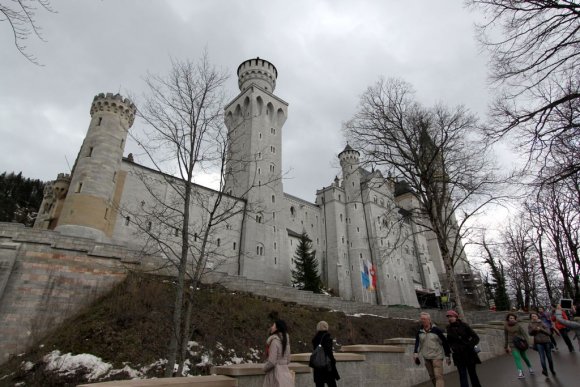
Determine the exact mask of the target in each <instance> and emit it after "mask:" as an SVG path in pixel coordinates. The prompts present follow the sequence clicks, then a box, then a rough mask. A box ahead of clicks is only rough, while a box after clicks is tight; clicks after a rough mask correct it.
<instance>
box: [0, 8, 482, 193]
mask: <svg viewBox="0 0 580 387" xmlns="http://www.w3.org/2000/svg"><path fill="white" fill-rule="evenodd" d="M52 7H53V8H54V9H55V10H56V12H57V13H49V12H46V11H44V10H39V11H38V15H37V19H38V24H39V25H40V26H41V27H42V35H43V37H44V39H45V42H42V41H40V40H38V39H36V38H31V39H30V40H29V41H28V52H30V53H31V54H34V55H35V56H36V57H37V58H38V60H39V61H40V62H41V63H42V64H43V66H42V67H40V66H36V65H33V64H31V63H30V62H29V61H27V60H26V59H25V58H24V57H23V56H22V55H21V54H20V53H19V52H18V51H17V50H16V48H15V47H14V44H13V37H12V34H11V30H10V28H9V26H8V24H7V23H6V22H0V52H1V54H0V136H1V137H0V172H1V171H5V170H6V171H17V172H18V171H22V173H23V174H24V175H25V176H27V177H31V178H39V179H42V180H52V179H54V178H56V175H57V173H59V172H68V171H69V165H72V163H73V162H74V159H75V157H76V154H77V152H78V149H79V147H80V145H81V142H82V140H83V138H84V136H85V133H86V130H87V128H88V124H89V120H90V115H89V109H90V106H91V102H92V99H93V97H94V95H95V94H98V93H100V92H114V93H116V92H119V93H121V94H122V95H127V94H129V93H130V94H132V95H140V94H141V93H142V90H143V87H144V82H143V79H142V78H143V76H144V75H145V74H146V73H147V72H148V71H149V72H152V73H160V74H163V73H166V72H167V71H168V70H169V66H170V58H171V57H174V58H178V59H192V60H196V59H197V58H198V57H199V56H200V53H201V52H202V51H203V49H204V48H207V50H208V52H209V57H210V60H211V61H212V62H213V63H214V64H215V65H216V66H218V67H221V68H223V69H226V70H227V71H228V72H229V73H230V74H231V78H230V79H229V81H228V84H227V92H228V93H229V94H230V96H231V97H232V98H233V97H234V96H235V95H237V93H238V92H239V90H238V87H237V77H236V74H235V71H236V69H237V67H238V65H239V64H240V63H241V62H243V61H244V60H246V59H250V58H255V57H257V56H259V57H260V58H264V59H267V60H269V61H270V62H272V63H273V64H274V65H275V66H276V67H277V69H278V80H277V88H276V91H275V94H276V95H277V96H279V97H280V98H282V99H283V100H285V101H287V102H288V103H289V109H288V112H289V113H288V114H289V117H288V120H287V121H286V124H285V126H284V128H283V150H282V151H283V170H285V171H288V179H287V180H285V181H284V189H285V191H286V192H287V193H290V194H292V195H295V196H298V197H301V198H303V199H306V200H308V201H314V197H315V192H316V190H317V189H320V188H322V187H323V186H327V185H329V184H330V183H331V182H332V180H333V178H334V176H335V175H336V174H338V173H339V169H338V163H337V158H336V156H337V154H338V153H339V152H340V151H341V150H342V149H343V148H344V146H345V144H346V143H345V140H344V137H343V133H342V130H341V127H342V123H343V122H344V121H346V120H348V119H349V118H351V116H352V115H353V114H354V112H355V110H356V107H357V103H358V98H359V96H360V94H361V93H362V92H363V91H364V90H365V89H366V88H367V87H368V86H369V85H371V84H372V83H374V82H375V81H377V80H378V79H379V78H380V77H400V78H403V79H404V80H406V81H408V82H410V83H411V84H412V85H413V86H414V88H415V89H416V91H417V97H418V98H419V99H420V100H421V101H422V102H424V103H425V104H433V103H436V102H443V103H445V104H448V105H451V106H453V105H457V104H464V105H465V106H467V107H468V108H469V109H471V110H472V111H474V112H476V113H478V114H479V115H480V116H481V117H482V118H483V116H484V114H485V111H486V106H487V104H488V101H489V96H490V93H489V91H488V85H487V81H486V75H487V69H486V62H487V57H486V55H485V54H484V53H481V52H480V50H479V47H478V45H477V43H476V41H475V38H474V22H475V21H476V20H478V17H479V15H478V14H476V13H473V12H472V11H470V10H468V9H466V8H465V7H464V4H463V2H462V1H461V0H445V1H432V0H421V1H414V2H408V1H394V0H391V1H385V0H377V1H339V0H332V1H330V0H329V1H314V0H292V1H288V0H285V1H273V0H270V1H257V0H243V1H241V0H239V1H225V0H223V1H222V0H205V1H202V0H198V1H187V0H183V1H177V0H176V1H143V0H140V1H136V0H133V1H125V0H123V1H113V0H103V1H97V0H94V1H73V0H52ZM140 125H141V124H140V123H139V122H138V121H136V123H135V125H134V126H133V129H132V130H139V127H140ZM131 146H132V145H130V147H131ZM130 150H131V149H128V150H127V152H128V151H130ZM127 152H126V153H127ZM67 160H68V165H67Z"/></svg>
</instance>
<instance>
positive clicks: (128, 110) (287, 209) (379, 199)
mask: <svg viewBox="0 0 580 387" xmlns="http://www.w3.org/2000/svg"><path fill="white" fill-rule="evenodd" d="M237 75H238V84H239V88H240V93H239V94H238V96H237V97H235V98H234V99H233V100H232V101H231V102H230V103H229V104H228V105H227V106H226V107H225V124H226V126H227V128H228V136H229V138H230V139H233V138H234V137H235V140H236V141H230V144H231V145H230V149H229V153H228V160H227V163H226V180H225V188H224V190H223V193H225V194H224V195H222V196H223V198H224V199H223V202H222V204H220V205H221V206H222V207H223V206H226V207H228V208H229V209H230V212H229V214H230V215H229V216H228V217H227V219H225V220H223V221H222V222H220V223H219V225H216V227H214V229H213V231H212V234H211V237H210V239H209V243H210V244H211V254H210V258H209V261H208V263H207V264H208V267H210V268H215V269H216V270H220V271H224V272H227V273H228V274H231V275H243V276H245V277H248V278H251V279H260V280H264V281H268V282H275V283H280V284H290V283H291V270H292V267H293V261H292V259H293V256H294V254H295V250H296V247H297V245H298V241H299V237H300V234H301V233H302V232H306V233H307V234H308V236H309V237H310V239H311V240H312V247H313V249H314V250H316V257H317V259H318V261H319V267H320V270H321V273H320V274H321V278H322V280H323V282H324V283H325V285H326V287H328V288H331V289H333V291H334V292H335V293H336V294H337V295H339V296H341V297H342V298H344V299H347V300H355V301H359V302H364V303H369V304H381V305H396V304H403V305H409V306H413V307H418V306H420V304H424V303H425V302H426V301H425V300H428V299H431V300H433V299H434V298H435V295H439V294H440V292H442V291H444V290H445V289H446V286H445V285H444V280H443V278H444V276H445V267H444V265H443V262H442V259H441V254H440V252H439V248H438V246H437V242H436V239H435V237H434V235H432V233H431V232H429V231H428V230H426V229H421V227H420V226H418V225H417V224H416V223H415V222H413V221H412V220H410V219H409V217H410V216H411V214H412V211H411V210H412V209H413V208H416V207H417V206H419V205H420V203H419V202H418V200H417V198H416V197H415V195H414V194H413V193H412V191H411V190H410V189H409V188H408V187H407V186H406V185H405V184H404V183H401V182H397V181H395V179H393V178H391V177H384V176H383V175H382V174H381V173H380V172H378V171H368V170H365V169H364V168H362V167H361V165H360V160H359V156H360V155H359V152H357V151H356V150H355V149H352V148H351V147H350V146H348V145H347V146H346V147H345V149H344V150H343V151H342V152H340V153H339V154H338V158H339V161H340V165H341V168H342V177H341V178H339V177H336V178H335V179H334V180H333V181H331V182H330V184H328V185H327V186H324V187H323V188H321V189H319V190H318V191H317V192H316V201H315V202H314V203H311V202H309V201H306V200H303V199H300V198H297V197H294V196H292V195H289V194H286V193H284V190H283V181H282V179H281V178H280V176H281V173H282V170H283V169H282V162H281V161H282V155H281V153H282V130H283V125H284V122H285V121H286V118H287V116H288V103H287V102H285V101H284V100H282V99H281V98H279V97H278V96H276V95H275V94H274V90H275V87H276V79H277V76H278V73H277V70H276V67H274V65H273V64H272V63H270V62H268V61H267V60H264V59H260V58H256V59H250V60H246V61H244V62H243V63H242V64H241V65H240V66H239V67H238V71H237ZM135 113H136V108H135V106H134V105H133V103H132V102H131V101H129V100H128V99H124V98H122V97H121V96H120V95H118V94H116V95H113V94H99V95H97V96H96V97H95V98H94V100H93V103H92V105H91V110H90V114H91V121H90V124H89V128H88V131H87V134H86V137H85V140H84V142H83V144H82V146H81V149H80V151H79V153H78V157H77V160H76V162H75V165H74V168H73V170H72V174H71V175H66V174H59V175H58V177H57V179H56V180H55V181H53V182H52V183H50V184H48V185H47V186H46V189H45V196H44V200H43V202H42V204H41V208H40V210H39V213H38V217H37V219H36V223H35V225H34V227H35V228H38V229H54V230H56V231H59V232H61V233H62V234H65V235H71V236H76V237H87V238H93V239H95V240H97V241H102V242H110V243H113V244H119V245H125V246H128V247H131V248H143V247H144V246H145V245H147V243H148V239H147V238H146V237H145V236H143V232H142V231H146V233H145V234H147V232H148V234H149V235H151V234H155V235H157V236H158V237H159V238H160V239H163V240H164V241H167V246H168V247H167V249H160V250H158V251H157V254H159V255H161V256H165V257H167V258H168V259H172V258H174V257H171V245H172V244H177V243H178V241H179V239H180V235H179V229H180V227H179V225H177V224H173V225H172V224H168V222H167V221H161V220H159V218H158V217H155V216H153V214H156V213H157V212H156V205H157V204H158V203H159V202H160V201H163V202H165V203H172V202H174V201H176V200H179V198H178V196H179V195H176V193H175V191H174V188H172V187H176V186H180V184H181V186H183V181H181V180H180V179H178V178H176V177H173V176H168V175H165V174H163V173H161V172H158V171H156V170H152V169H150V168H148V167H145V166H143V165H140V164H138V163H135V162H134V161H133V158H132V157H131V156H130V155H129V157H124V156H123V155H124V148H125V142H126V138H127V134H128V130H129V129H130V128H131V126H132V124H133V121H134V117H135ZM247 160H252V162H251V163H249V162H247ZM193 189H194V191H195V192H196V197H198V198H201V199H199V200H198V201H195V202H193V203H192V205H191V211H190V219H191V221H190V223H189V224H190V228H191V230H193V231H192V232H191V234H192V235H193V233H194V232H195V241H194V245H195V244H196V243H198V238H197V236H198V231H197V230H199V235H200V236H201V235H202V234H201V233H202V232H203V227H204V221H205V220H206V219H207V214H206V212H207V209H206V208H205V204H204V203H209V202H211V200H212V198H213V197H215V196H216V195H219V194H220V193H219V192H216V191H214V190H212V189H210V188H207V187H203V186H199V185H195V186H194V187H193ZM194 247H195V246H194ZM455 270H456V273H459V275H460V276H464V277H465V276H471V275H472V273H471V271H470V269H469V265H468V264H467V263H466V261H465V260H460V262H459V264H458V266H456V268H455ZM469 292H470V289H469V288H466V293H467V294H469Z"/></svg>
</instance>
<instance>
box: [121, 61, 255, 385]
mask: <svg viewBox="0 0 580 387" xmlns="http://www.w3.org/2000/svg"><path fill="white" fill-rule="evenodd" d="M226 79H227V77H226V75H225V74H223V73H222V72H220V71H218V70H217V69H216V68H215V67H213V66H212V65H210V63H209V61H208V58H207V54H205V53H204V55H203V57H202V58H201V59H200V60H199V61H198V62H196V63H194V62H191V61H177V60H174V61H172V68H171V70H170V72H169V74H168V75H167V76H158V75H149V76H147V77H146V79H145V81H146V84H147V86H148V94H147V95H146V96H145V100H144V103H143V104H142V106H141V107H140V108H139V110H138V116H139V117H140V118H141V119H142V121H143V122H144V123H145V131H144V132H145V133H144V136H143V138H144V140H143V141H140V140H139V139H138V141H139V144H140V145H141V146H142V147H143V149H144V150H145V153H146V155H147V156H148V159H149V162H150V163H152V164H153V166H154V172H153V173H151V171H148V170H147V169H145V168H141V169H136V170H135V172H134V173H136V174H137V175H138V177H139V179H140V181H141V182H142V183H143V189H144V190H145V191H146V197H147V198H148V203H145V201H143V202H141V203H134V204H133V205H132V206H131V207H130V208H125V209H123V211H125V212H127V213H130V214H132V215H133V217H132V221H133V222H134V223H135V224H136V225H137V226H138V229H139V230H141V231H143V232H144V234H145V235H146V237H147V240H146V243H145V246H146V248H147V249H148V251H149V252H150V253H154V254H159V255H162V256H165V257H166V258H167V259H168V263H173V264H174V265H175V267H176V269H177V279H176V290H175V291H176V292H175V299H174V310H173V320H172V327H173V332H171V336H170V340H169V346H168V354H167V359H168V363H167V368H166V376H171V375H172V373H173V370H174V364H175V363H176V361H177V360H179V359H178V357H179V356H180V354H181V353H182V352H183V351H182V350H181V348H183V341H184V340H185V341H187V340H188V335H189V332H190V329H189V328H190V325H191V321H190V315H191V313H188V312H190V311H191V309H190V308H189V307H187V310H188V312H186V313H185V315H184V314H183V310H184V309H186V304H187V301H189V303H191V302H193V294H192V293H193V292H194V291H195V289H196V287H197V284H198V282H199V281H200V280H201V276H202V275H203V274H204V273H205V269H206V267H207V266H208V262H211V259H212V258H213V259H215V258H216V257H218V256H223V255H221V254H220V247H222V246H221V245H222V241H221V240H220V238H218V237H217V235H219V232H220V231H223V229H225V228H226V227H227V225H228V221H230V220H231V219H232V217H234V216H235V215H236V214H239V213H240V212H242V211H243V209H244V206H243V203H242V204H241V203H240V201H239V200H235V199H234V198H230V197H228V195H226V194H225V193H224V192H223V182H224V179H225V174H224V165H225V155H226V154H227V149H228V141H229V137H228V136H227V131H226V130H225V126H224V121H223V107H224V105H225V103H224V102H225V98H224V94H223V85H224V82H225V80H226ZM208 171H212V172H214V174H215V175H216V176H217V178H218V181H219V187H218V189H217V190H210V189H207V188H204V187H200V186H198V185H196V184H194V177H195V176H196V174H198V173H202V172H208ZM159 172H162V173H159ZM223 242H225V241H223ZM225 258H228V257H227V256H226V257H225ZM188 280H189V281H188ZM188 289H189V290H188Z"/></svg>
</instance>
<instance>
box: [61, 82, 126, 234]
mask: <svg viewBox="0 0 580 387" xmlns="http://www.w3.org/2000/svg"><path fill="white" fill-rule="evenodd" d="M90 112H91V117H92V119H91V123H90V125H89V129H88V131H87V135H86V137H85V140H84V142H83V145H82V146H81V149H80V151H79V154H78V156H77V160H76V162H75V165H74V168H73V172H72V179H71V183H70V188H69V190H68V194H67V197H66V200H65V203H64V207H63V209H62V213H61V216H60V218H59V220H58V225H57V227H56V230H57V231H60V232H62V233H63V234H68V235H75V236H83V237H92V238H96V239H98V240H102V239H104V237H106V236H108V234H110V230H111V225H112V224H114V219H112V218H113V214H114V213H116V209H115V208H113V206H112V203H113V196H114V193H115V186H116V182H117V174H118V172H119V171H120V166H121V159H122V156H123V151H124V148H125V141H126V139H127V133H128V130H129V128H130V127H131V126H132V125H133V121H134V119H135V112H136V108H135V105H133V103H132V102H131V101H130V100H129V99H126V98H123V97H121V96H120V95H119V94H112V93H107V94H106V95H105V94H103V93H101V94H99V95H97V96H95V98H94V99H93V103H92V105H91V111H90Z"/></svg>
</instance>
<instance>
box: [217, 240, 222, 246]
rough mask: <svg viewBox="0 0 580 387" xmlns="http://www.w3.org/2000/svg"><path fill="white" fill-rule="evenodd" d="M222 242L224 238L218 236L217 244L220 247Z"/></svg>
mask: <svg viewBox="0 0 580 387" xmlns="http://www.w3.org/2000/svg"><path fill="white" fill-rule="evenodd" d="M221 242H222V240H221V239H220V238H218V240H217V246H218V247H220V244H221Z"/></svg>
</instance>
